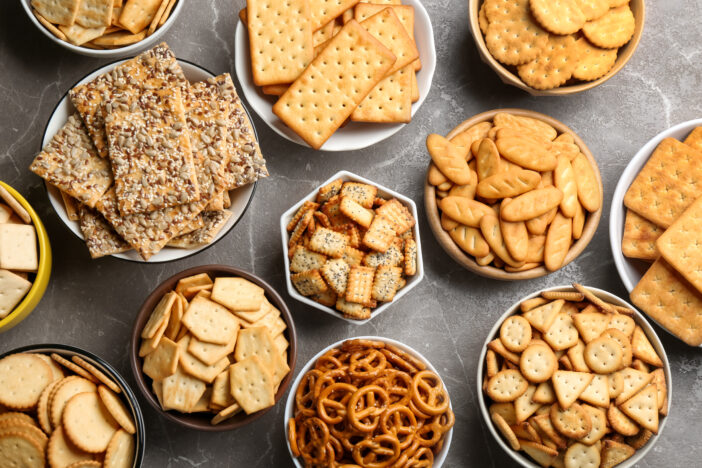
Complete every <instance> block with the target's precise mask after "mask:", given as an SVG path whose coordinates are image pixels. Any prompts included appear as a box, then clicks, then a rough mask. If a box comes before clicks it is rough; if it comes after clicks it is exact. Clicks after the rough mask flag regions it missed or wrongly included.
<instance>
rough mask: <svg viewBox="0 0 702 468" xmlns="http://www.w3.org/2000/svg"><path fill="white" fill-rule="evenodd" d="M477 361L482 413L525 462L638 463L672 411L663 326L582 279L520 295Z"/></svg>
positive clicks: (513, 454)
mask: <svg viewBox="0 0 702 468" xmlns="http://www.w3.org/2000/svg"><path fill="white" fill-rule="evenodd" d="M478 362H479V364H478V375H477V382H476V383H477V390H478V393H479V394H481V395H482V398H479V404H480V411H481V413H482V415H483V419H484V421H485V423H486V424H487V426H488V429H489V430H490V433H491V434H492V435H493V437H494V438H495V440H496V441H497V443H498V444H499V445H500V447H502V449H504V450H505V452H507V454H508V455H509V456H510V457H511V458H512V459H514V460H515V461H516V462H517V463H519V464H520V465H521V466H524V467H530V468H536V467H539V466H592V467H598V466H601V467H613V466H619V467H631V466H634V465H635V464H637V463H639V462H641V460H642V459H643V458H644V457H645V456H646V453H647V452H648V451H649V450H651V448H652V447H653V445H654V444H655V443H656V441H657V440H658V438H659V437H660V435H661V433H662V431H663V428H664V427H665V424H666V421H667V417H666V416H667V414H668V412H669V411H670V406H671V399H672V398H671V396H672V394H671V392H672V389H671V374H670V364H669V362H668V358H667V356H666V353H665V350H664V349H663V345H662V344H661V342H660V340H659V339H658V336H657V335H656V332H655V331H654V330H653V328H652V327H651V325H650V324H649V323H648V322H647V321H646V319H645V318H644V317H643V315H641V314H640V313H639V312H637V311H636V310H635V309H634V308H633V307H632V306H631V305H630V304H628V303H627V302H626V301H624V300H622V299H619V298H618V297H616V296H614V295H613V294H610V293H608V292H606V291H603V290H600V289H597V288H589V287H584V286H582V285H580V284H577V283H574V284H573V285H572V286H566V285H564V286H556V287H552V288H548V289H544V290H541V291H538V292H535V293H533V294H530V295H528V296H526V297H525V298H523V299H521V300H520V301H519V302H517V303H515V304H514V305H513V306H511V307H510V308H509V309H508V310H507V312H506V313H505V314H504V315H502V317H500V319H499V320H498V321H497V323H496V324H495V326H494V327H493V328H492V330H491V331H490V333H489V334H488V337H487V339H486V341H485V346H484V347H483V350H482V352H481V354H480V358H479V361H478Z"/></svg>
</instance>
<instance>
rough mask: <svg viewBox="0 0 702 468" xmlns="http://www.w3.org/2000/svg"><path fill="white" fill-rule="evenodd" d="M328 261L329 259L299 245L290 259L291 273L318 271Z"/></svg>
mask: <svg viewBox="0 0 702 468" xmlns="http://www.w3.org/2000/svg"><path fill="white" fill-rule="evenodd" d="M326 261H327V257H326V256H325V255H322V254H320V253H317V252H313V251H311V250H309V249H307V248H305V247H304V246H302V245H298V246H297V248H296V249H295V252H294V253H293V256H292V258H291V259H290V271H292V272H294V273H302V272H303V271H309V270H318V269H320V268H322V266H323V265H324V263H325V262H326Z"/></svg>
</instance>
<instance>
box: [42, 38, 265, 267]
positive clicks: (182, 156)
mask: <svg viewBox="0 0 702 468" xmlns="http://www.w3.org/2000/svg"><path fill="white" fill-rule="evenodd" d="M69 96H70V98H71V102H72V103H73V105H74V106H75V108H76V109H77V113H76V114H73V115H71V116H70V117H69V119H68V122H66V124H65V125H64V126H63V128H62V129H61V130H59V132H58V133H57V134H56V135H54V137H53V138H52V139H51V141H50V142H49V143H48V145H47V146H46V147H45V148H44V150H43V151H42V152H41V153H40V154H39V155H38V156H37V157H36V158H35V159H34V161H33V162H32V164H31V166H30V169H31V170H32V171H33V172H34V173H36V174H37V175H39V176H40V177H42V178H44V179H45V180H46V181H47V182H48V183H49V184H51V185H53V186H55V187H56V188H58V189H59V190H60V191H61V192H62V194H63V195H62V196H63V198H64V200H65V201H66V203H65V205H66V212H67V213H68V215H69V217H71V216H72V219H78V220H79V222H80V227H81V230H82V231H83V235H84V238H85V241H86V244H87V246H88V249H89V251H90V255H91V256H92V257H93V258H98V257H102V256H105V255H112V254H116V253H120V252H125V251H127V250H130V249H135V250H136V251H137V252H138V253H139V255H141V257H142V258H143V259H144V260H148V259H149V258H150V257H151V256H153V255H154V254H156V253H158V252H159V251H160V250H161V249H162V248H163V247H165V246H167V245H168V246H172V247H179V248H198V247H201V246H202V245H205V244H208V243H210V242H212V241H213V240H214V238H215V236H216V235H217V233H218V232H219V231H220V230H221V229H222V227H223V226H224V225H225V224H226V222H227V220H228V219H229V217H230V216H231V215H232V213H231V212H230V211H228V210H226V209H225V208H227V207H228V206H229V203H230V198H229V191H230V190H234V189H236V188H238V187H241V186H243V185H246V184H250V183H253V182H255V181H256V180H258V179H259V178H261V177H267V176H268V171H267V169H266V162H265V160H264V159H263V156H262V155H261V151H260V148H259V146H258V142H257V141H256V138H255V134H254V131H253V127H252V126H251V122H249V119H248V117H247V115H246V112H245V111H244V108H243V107H242V105H241V101H240V100H239V97H238V96H237V94H236V90H235V88H234V83H233V82H232V79H231V77H230V76H229V74H228V73H225V74H223V75H219V76H217V77H214V78H210V79H208V80H207V81H201V82H197V83H189V82H188V80H187V79H186V78H185V76H184V75H183V71H182V70H181V68H180V65H179V64H178V61H177V60H176V58H175V55H173V52H171V50H170V49H169V48H168V45H167V44H166V43H162V44H160V45H158V46H156V47H154V48H153V49H151V50H149V51H146V52H144V53H142V54H141V55H138V56H137V57H135V58H133V59H131V60H128V61H126V62H124V63H121V64H119V65H117V66H116V67H115V68H114V69H113V70H111V71H109V72H106V73H105V74H103V75H100V76H98V77H97V78H95V79H94V80H92V81H90V82H88V83H85V84H81V85H78V86H76V87H75V88H73V89H72V90H70V92H69Z"/></svg>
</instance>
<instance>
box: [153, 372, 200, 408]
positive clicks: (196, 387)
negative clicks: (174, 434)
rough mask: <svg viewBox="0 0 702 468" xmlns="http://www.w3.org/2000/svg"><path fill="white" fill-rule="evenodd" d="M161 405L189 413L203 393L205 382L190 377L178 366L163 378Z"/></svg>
mask: <svg viewBox="0 0 702 468" xmlns="http://www.w3.org/2000/svg"><path fill="white" fill-rule="evenodd" d="M162 382H163V390H162V394H163V407H164V409H165V410H177V411H181V412H183V413H189V412H190V411H191V409H192V408H193V406H195V404H196V403H197V402H198V401H199V400H200V398H201V397H202V395H203V394H204V393H205V390H206V384H205V382H203V381H202V380H199V379H196V378H195V377H191V376H189V375H188V374H186V373H185V372H183V370H182V368H181V367H180V366H178V369H176V372H175V374H173V375H171V376H168V377H166V378H165V379H163V381H162Z"/></svg>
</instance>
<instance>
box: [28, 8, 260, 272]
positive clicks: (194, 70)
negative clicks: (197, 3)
mask: <svg viewBox="0 0 702 468" xmlns="http://www.w3.org/2000/svg"><path fill="white" fill-rule="evenodd" d="M181 1H182V0H181ZM181 1H179V2H178V4H180V3H181ZM122 62H124V60H120V61H117V62H113V63H111V64H109V65H105V66H104V67H101V68H98V69H97V70H95V71H94V72H92V73H90V74H89V75H87V76H86V77H84V78H82V79H81V80H80V81H78V82H77V83H76V84H75V85H74V86H77V85H79V84H82V83H85V82H87V81H90V80H92V79H93V78H95V77H96V76H98V75H100V74H102V73H105V72H106V71H109V70H112V69H113V68H115V67H116V66H117V65H119V64H120V63H122ZM178 63H179V64H180V66H181V67H182V69H183V73H184V74H185V77H186V78H187V79H188V80H189V81H191V82H194V81H202V80H206V79H207V78H211V77H213V76H214V74H213V73H212V72H210V71H208V70H206V69H204V68H202V67H200V66H198V65H195V64H194V63H191V62H188V61H185V60H178ZM74 112H76V110H75V108H74V107H73V104H72V103H71V100H70V99H69V97H68V93H66V94H64V96H63V97H62V98H61V100H60V101H59V102H58V104H56V107H55V108H54V110H53V112H52V113H51V117H49V121H48V122H47V124H46V127H45V128H44V137H43V138H42V143H41V145H42V148H43V147H44V146H46V145H47V144H48V143H49V141H50V140H51V138H52V137H53V136H54V135H55V134H56V132H58V131H59V130H60V129H61V127H62V126H63V125H64V124H65V123H66V121H67V120H68V116H69V115H71V114H72V113H74ZM249 120H250V116H249ZM255 133H256V130H255V129H254V134H255ZM256 138H257V139H258V137H256ZM46 188H47V192H48V194H49V201H50V202H51V205H52V206H53V208H54V210H55V211H56V214H57V215H58V216H59V218H61V221H63V223H64V224H65V225H66V226H68V228H69V229H70V230H71V231H72V232H73V233H74V234H75V235H76V236H78V237H79V238H80V239H83V233H82V232H81V230H80V226H79V225H78V223H77V222H76V221H71V220H70V219H68V215H67V214H66V209H65V207H64V205H63V200H62V199H61V193H60V191H59V190H58V189H57V188H55V187H53V186H51V185H49V184H46ZM255 189H256V184H250V185H246V186H244V187H241V188H238V189H236V190H232V191H230V192H229V197H230V199H231V202H232V205H231V206H230V207H229V208H228V210H229V211H231V212H232V213H233V215H232V217H231V218H229V221H227V224H226V225H225V226H224V227H223V228H222V230H221V231H219V234H217V237H216V238H215V240H214V242H212V243H211V244H208V245H205V246H202V247H199V248H197V249H176V248H172V247H164V248H163V250H161V251H160V252H158V253H157V254H156V255H154V256H153V257H151V258H150V259H149V260H148V262H146V261H145V260H144V259H143V258H141V256H139V254H138V253H137V252H136V251H135V250H130V251H129V252H124V253H120V254H115V255H112V256H113V257H116V258H121V259H124V260H131V261H134V262H142V263H162V262H171V261H174V260H179V259H181V258H185V257H189V256H190V255H194V254H196V253H198V252H200V251H202V250H204V249H207V248H208V247H211V246H213V245H214V244H215V243H217V242H218V241H219V240H220V239H221V238H222V237H224V236H225V235H227V233H228V232H229V231H230V230H231V229H232V228H233V227H234V226H235V225H236V223H237V222H238V221H239V220H240V219H241V217H242V216H243V215H244V212H245V211H246V209H247V208H248V207H249V204H250V203H251V200H252V199H253V194H254V191H255Z"/></svg>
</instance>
